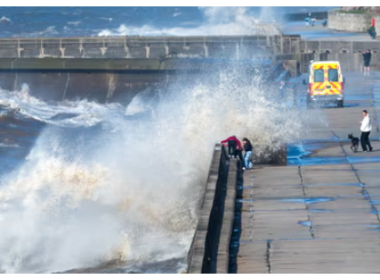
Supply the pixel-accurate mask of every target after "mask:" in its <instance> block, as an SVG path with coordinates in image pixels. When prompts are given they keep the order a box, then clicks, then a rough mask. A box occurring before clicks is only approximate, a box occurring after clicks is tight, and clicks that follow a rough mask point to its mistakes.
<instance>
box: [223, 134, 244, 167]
mask: <svg viewBox="0 0 380 280" xmlns="http://www.w3.org/2000/svg"><path fill="white" fill-rule="evenodd" d="M220 143H222V144H224V143H228V155H229V157H230V158H231V157H234V158H236V157H237V156H238V157H239V160H240V161H241V164H242V166H243V169H244V168H245V166H244V159H243V154H242V151H243V149H244V148H243V146H242V144H241V142H240V141H239V139H237V138H236V136H235V135H232V136H230V137H228V138H227V139H225V140H223V141H220Z"/></svg>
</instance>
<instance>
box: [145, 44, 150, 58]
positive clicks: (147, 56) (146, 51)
mask: <svg viewBox="0 0 380 280" xmlns="http://www.w3.org/2000/svg"><path fill="white" fill-rule="evenodd" d="M145 53H146V55H145V57H146V58H149V56H150V47H149V46H145Z"/></svg>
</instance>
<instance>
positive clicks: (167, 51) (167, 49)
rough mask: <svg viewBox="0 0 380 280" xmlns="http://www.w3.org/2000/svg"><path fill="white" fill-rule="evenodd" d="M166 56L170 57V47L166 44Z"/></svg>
mask: <svg viewBox="0 0 380 280" xmlns="http://www.w3.org/2000/svg"><path fill="white" fill-rule="evenodd" d="M165 55H166V56H169V45H168V44H165Z"/></svg>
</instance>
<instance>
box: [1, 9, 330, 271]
mask: <svg viewBox="0 0 380 280" xmlns="http://www.w3.org/2000/svg"><path fill="white" fill-rule="evenodd" d="M33 9H35V10H34V12H32V11H33ZM176 9H177V10H176ZM186 9H188V10H186V12H185V8H128V9H125V10H124V9H119V8H62V9H61V8H1V10H0V16H2V17H6V18H7V19H3V20H2V21H1V22H2V23H1V25H2V28H1V36H2V37H4V36H5V37H6V36H16V37H17V36H77V35H81V34H82V35H83V34H86V35H88V36H97V35H99V34H100V33H102V32H105V30H108V31H109V32H119V31H120V30H119V31H118V29H119V28H120V25H122V24H127V22H128V20H131V22H132V23H133V24H132V23H131V24H130V25H128V26H135V27H136V28H139V27H138V26H141V24H146V25H147V26H151V27H154V30H163V29H164V28H168V30H171V31H172V30H173V29H170V28H171V27H169V26H170V25H171V26H172V27H173V22H172V23H171V24H170V23H169V22H168V19H169V18H170V20H174V21H176V20H178V26H180V25H182V26H190V23H186V24H188V25H186V24H185V22H188V21H190V20H193V21H194V19H198V20H200V21H201V22H203V23H204V22H206V25H204V24H203V23H201V24H200V23H197V24H198V25H197V26H198V27H199V26H214V27H215V26H220V24H222V25H223V26H230V27H231V26H234V27H236V26H240V24H241V23H242V22H244V20H245V19H246V15H247V13H248V12H250V11H249V10H244V9H240V8H239V9H237V10H235V12H234V13H235V14H234V13H233V14H232V16H231V14H230V13H231V12H230V11H229V10H228V11H226V10H225V11H223V10H220V9H216V10H213V9H212V8H210V9H207V8H203V9H198V8H186ZM128 11H129V12H128ZM132 11H133V13H132ZM264 11H265V10H264ZM187 12H188V14H186V13H187ZM251 12H252V13H253V12H255V10H254V9H253V10H252V11H251ZM256 12H257V11H256ZM267 12H268V11H267ZM128 13H132V14H133V16H131V17H128ZM175 13H177V15H175ZM192 13H193V14H192ZM220 13H225V17H227V18H229V19H230V20H232V22H233V24H234V25H229V24H230V21H228V20H227V21H226V20H224V19H218V18H219V17H220ZM58 15H59V16H58ZM229 15H230V17H229ZM181 16H182V17H181ZM165 17H167V18H165ZM104 18H105V19H104ZM111 18H112V20H111ZM131 18H137V19H136V21H132V19H131ZM143 18H146V19H147V20H146V21H145V20H143ZM148 18H149V19H148ZM236 18H238V19H240V20H241V21H240V22H238V23H237V25H236V22H234V21H235V19H236ZM257 18H260V15H258V16H257ZM255 20H256V19H255ZM220 21H222V22H220ZM69 22H71V24H69ZM74 22H75V24H74ZM78 22H80V23H78ZM202 24H203V25H202ZM4 26H6V27H5V28H3V27H4ZM52 26H54V28H53V27H52ZM65 26H66V27H67V26H73V29H72V31H68V29H65ZM165 26H166V27H165ZM194 26H196V25H195V24H194ZM74 27H75V28H74ZM198 27H194V28H198ZM214 27H213V28H214ZM49 28H50V29H49ZM181 28H183V27H181ZM186 28H189V27H186ZM239 28H240V27H239ZM47 29H49V30H48V31H47V32H44V30H45V31H46V30H47ZM190 29H191V28H190ZM136 30H137V31H138V30H140V29H136ZM193 30H195V29H193ZM198 30H201V29H198ZM202 30H206V31H207V30H211V29H207V28H205V29H202ZM212 30H216V29H212ZM235 30H238V29H235ZM239 30H240V29H239ZM241 30H243V29H241ZM108 31H107V32H108ZM41 32H42V33H41ZM119 33H122V32H119ZM141 35H145V34H141ZM184 35H185V34H184ZM242 51H243V50H242ZM260 71H261V70H260V69H258V68H253V69H249V71H246V73H243V72H241V71H240V70H239V69H238V68H236V67H235V63H234V61H233V59H232V60H231V62H230V65H228V66H227V67H226V66H224V67H223V69H219V70H218V71H215V72H213V71H210V70H207V69H206V71H205V72H204V73H201V74H199V75H193V76H192V79H191V80H189V78H188V77H187V76H186V75H178V76H177V77H176V78H174V79H173V80H171V81H170V83H169V84H168V86H167V87H166V88H157V87H152V88H150V89H148V90H149V91H150V92H153V93H154V94H153V98H152V94H150V93H149V94H148V92H147V91H142V92H140V93H138V94H137V95H136V96H135V97H134V99H133V100H132V101H131V102H130V103H129V104H119V103H107V104H99V103H96V102H93V101H88V100H86V99H83V98H82V99H81V98H78V99H75V100H64V101H61V102H53V101H51V100H46V99H43V98H41V97H40V95H39V93H38V92H36V91H35V90H33V88H29V86H28V85H27V84H25V85H24V86H23V87H22V88H21V89H20V90H19V91H13V92H9V91H6V90H4V89H1V88H0V229H1V238H0V272H3V273H53V272H65V271H80V272H119V273H128V272H142V273H163V272H167V273H180V272H184V271H186V263H187V262H186V261H187V260H186V257H187V253H188V251H189V248H190V244H191V241H192V237H193V235H194V230H195V227H196V224H197V219H198V213H197V209H198V208H199V202H200V198H201V197H202V195H203V190H204V186H205V183H206V180H207V172H208V167H209V164H210V160H211V152H210V151H211V150H212V147H213V145H214V144H215V143H217V142H219V141H220V140H221V139H223V138H225V137H227V136H229V135H231V134H235V135H237V136H238V137H248V138H250V139H251V140H252V143H253V144H254V148H255V152H256V153H258V154H259V153H266V152H267V150H266V148H267V143H270V142H272V141H273V140H278V139H281V140H283V141H285V142H297V141H298V140H299V138H300V137H301V134H302V136H305V135H307V131H308V127H310V126H311V125H312V124H313V123H321V122H322V123H323V122H324V117H323V115H322V112H321V111H320V110H310V111H307V109H306V107H295V108H288V107H287V106H284V104H283V102H282V101H281V100H279V99H278V96H277V91H276V90H273V89H269V88H265V86H264V85H263V84H262V82H261V81H262V73H261V72H260ZM301 116H302V117H301ZM272 148H276V146H273V147H272Z"/></svg>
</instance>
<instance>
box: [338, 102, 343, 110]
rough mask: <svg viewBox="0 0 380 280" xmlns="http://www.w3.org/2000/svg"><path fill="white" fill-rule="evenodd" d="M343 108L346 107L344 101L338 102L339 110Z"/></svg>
mask: <svg viewBox="0 0 380 280" xmlns="http://www.w3.org/2000/svg"><path fill="white" fill-rule="evenodd" d="M343 107H344V103H343V100H339V101H338V108H343Z"/></svg>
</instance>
